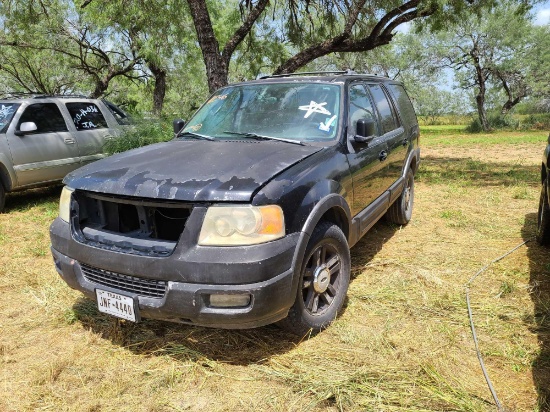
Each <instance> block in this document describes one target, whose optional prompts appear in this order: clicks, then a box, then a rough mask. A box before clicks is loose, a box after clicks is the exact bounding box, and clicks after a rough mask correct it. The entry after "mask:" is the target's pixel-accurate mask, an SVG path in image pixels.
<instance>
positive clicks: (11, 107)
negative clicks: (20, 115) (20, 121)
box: [0, 102, 19, 133]
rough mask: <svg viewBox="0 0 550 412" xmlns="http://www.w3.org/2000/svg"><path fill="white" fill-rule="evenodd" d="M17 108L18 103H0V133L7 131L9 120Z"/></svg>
mask: <svg viewBox="0 0 550 412" xmlns="http://www.w3.org/2000/svg"><path fill="white" fill-rule="evenodd" d="M18 107H19V103H2V102H0V133H5V132H6V130H8V126H9V125H10V122H11V119H13V115H14V114H15V112H16V111H17V108H18Z"/></svg>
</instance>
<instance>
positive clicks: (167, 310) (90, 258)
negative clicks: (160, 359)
mask: <svg viewBox="0 0 550 412" xmlns="http://www.w3.org/2000/svg"><path fill="white" fill-rule="evenodd" d="M50 237H51V241H52V248H51V250H52V254H53V258H54V261H55V266H56V269H57V271H58V273H59V274H60V275H61V277H62V278H63V279H64V280H65V282H66V283H67V284H68V285H69V286H70V287H72V288H74V289H77V290H79V291H81V292H82V293H84V295H86V296H87V297H89V298H90V299H93V300H95V299H96V295H95V289H96V288H99V289H103V290H107V291H111V292H115V293H122V294H124V295H126V296H131V297H134V298H136V299H137V301H138V307H139V313H140V316H141V317H144V318H151V319H161V320H169V321H175V322H180V323H186V324H194V325H201V326H211V327H221V328H228V329H229V328H251V327H257V326H262V325H266V324H269V323H273V322H275V321H277V320H280V319H282V318H284V317H285V316H286V315H287V313H288V309H289V308H290V306H292V304H293V303H294V299H295V296H296V286H297V281H298V276H297V274H298V272H299V271H295V268H296V267H301V259H298V257H299V256H300V255H301V254H303V249H304V248H305V244H306V243H307V239H305V237H307V236H306V235H305V234H302V233H296V234H291V235H288V236H285V237H284V238H282V239H279V240H277V241H274V242H269V243H265V244H261V245H254V246H246V247H225V248H221V247H216V248H214V247H210V248H204V247H198V246H194V247H192V248H185V247H182V248H181V249H180V248H179V245H178V247H177V248H176V250H175V251H174V253H173V254H172V255H171V256H168V257H149V256H136V255H130V254H124V253H117V252H112V251H106V250H102V249H97V248H94V247H91V246H87V245H84V244H81V243H79V242H76V241H75V240H74V239H73V238H72V236H71V232H70V228H69V225H68V224H67V223H66V222H64V221H62V220H61V219H59V218H58V219H56V220H55V221H54V223H52V226H51V227H50ZM304 240H305V241H304ZM301 245H304V246H303V247H302V246H301ZM82 264H84V265H87V266H93V267H95V268H99V269H103V270H107V271H110V272H115V273H119V274H121V275H128V276H134V277H139V278H143V279H153V280H162V281H166V292H165V294H164V295H163V297H161V298H154V297H148V296H142V295H139V294H135V293H131V292H125V291H121V290H118V289H117V288H115V287H110V286H105V285H99V284H97V283H95V282H92V281H89V280H88V279H87V278H86V277H85V276H84V273H83V270H82ZM201 274H204V276H200V275H201ZM247 280H248V281H247ZM217 293H224V294H233V293H243V294H249V295H250V297H251V299H250V303H249V304H248V305H247V306H246V307H238V308H219V307H212V305H210V298H209V297H210V295H211V294H217Z"/></svg>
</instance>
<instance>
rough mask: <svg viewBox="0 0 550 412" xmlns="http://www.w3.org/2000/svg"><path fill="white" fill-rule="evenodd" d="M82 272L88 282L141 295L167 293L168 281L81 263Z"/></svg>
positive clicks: (155, 295)
mask: <svg viewBox="0 0 550 412" xmlns="http://www.w3.org/2000/svg"><path fill="white" fill-rule="evenodd" d="M80 268H81V269H82V274H83V275H84V278H85V279H86V280H87V281H88V282H92V283H95V284H98V285H103V286H108V287H111V288H113V289H117V290H121V291H125V292H132V293H136V294H138V295H139V296H147V297H150V298H162V297H163V296H164V294H165V293H166V285H167V282H166V281H162V280H153V279H143V278H138V277H135V276H129V275H123V274H120V273H116V272H111V271H109V270H104V269H99V268H94V267H92V266H88V265H85V264H81V265H80Z"/></svg>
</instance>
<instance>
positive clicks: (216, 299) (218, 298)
mask: <svg viewBox="0 0 550 412" xmlns="http://www.w3.org/2000/svg"><path fill="white" fill-rule="evenodd" d="M250 300H251V296H250V295H249V294H246V295H244V294H230V295H229V294H215V295H210V306H211V307H213V308H237V307H245V306H248V305H249V304H250Z"/></svg>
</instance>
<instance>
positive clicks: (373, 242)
mask: <svg viewBox="0 0 550 412" xmlns="http://www.w3.org/2000/svg"><path fill="white" fill-rule="evenodd" d="M504 137H507V140H505V143H499V142H498V141H494V139H493V140H491V141H490V142H488V143H486V144H483V142H481V143H479V142H478V143H464V142H463V141H461V136H458V135H450V134H449V135H445V132H444V131H442V132H441V133H432V134H427V136H426V137H425V138H424V140H423V142H422V146H423V158H424V161H423V163H422V165H421V171H420V172H419V175H418V176H417V185H416V199H415V211H414V214H413V221H412V222H411V223H410V224H409V225H408V226H406V227H392V226H389V225H387V224H385V223H378V224H377V225H376V226H375V227H374V229H373V230H372V231H371V232H370V233H369V234H368V235H367V237H366V238H365V239H363V240H362V241H361V242H360V243H359V244H358V245H357V246H356V247H355V248H354V249H353V250H352V264H353V280H352V282H351V285H350V290H349V294H348V301H347V305H346V308H345V311H344V313H342V315H341V317H340V318H339V319H338V321H337V322H336V323H335V324H334V325H333V326H332V327H331V328H329V329H328V330H326V331H325V332H323V333H321V334H320V335H318V336H316V337H313V338H310V339H307V338H304V339H303V340H298V339H295V338H294V337H293V336H291V335H288V334H287V333H285V332H283V331H281V330H279V329H278V328H277V327H275V326H269V327H264V328H259V329H255V330H247V331H224V330H216V329H205V328H198V327H189V326H180V325H175V324H170V323H165V322H158V321H145V322H143V323H140V324H137V325H134V324H131V323H125V322H122V321H117V320H115V319H112V318H109V317H106V316H104V315H101V314H99V313H98V312H97V310H96V309H95V306H94V304H93V303H92V302H89V301H87V300H85V299H83V298H82V297H81V296H80V294H79V293H77V292H75V291H72V290H70V289H69V288H68V287H67V286H66V285H65V284H64V283H63V282H62V281H61V280H60V279H59V277H58V276H57V274H56V272H55V270H54V268H53V264H52V262H51V258H50V256H49V251H48V248H49V239H48V225H49V223H50V222H51V220H52V219H53V217H54V216H55V215H56V213H57V210H56V208H57V196H58V195H59V190H58V189H48V190H37V191H33V192H30V193H24V194H15V195H10V196H9V197H8V202H7V208H8V210H7V213H5V214H2V215H0V251H1V253H0V293H1V294H2V298H3V303H2V305H1V306H0V331H1V333H0V410H1V411H26V410H53V411H111V410H117V411H126V410H128V411H195V410H196V411H198V410H211V411H233V410H242V411H247V410H272V411H302V410H326V411H337V410H346V411H355V410H356V411H359V410H372V411H380V410H384V411H387V410H401V411H405V410H430V411H443V410H461V411H462V410H464V411H485V410H487V411H489V410H494V409H495V407H494V404H493V401H492V398H491V395H490V393H489V391H488V389H487V385H486V384H485V381H484V379H483V376H482V374H481V371H480V368H479V365H478V361H477V357H476V354H475V351H474V347H473V342H472V338H471V333H470V329H469V324H468V318H467V311H466V303H465V296H464V287H463V285H464V284H465V283H466V282H467V281H468V279H469V278H470V277H471V276H472V275H473V274H474V273H475V272H476V271H477V270H478V269H479V268H480V267H482V266H483V265H485V264H486V263H488V262H489V261H491V260H492V259H493V258H495V257H497V256H500V255H501V254H502V253H504V252H505V251H507V250H509V249H511V248H512V247H513V246H515V245H516V244H518V243H520V242H522V241H523V240H524V239H528V238H531V237H532V236H533V234H534V229H535V222H536V207H537V204H538V193H539V182H538V174H539V172H538V171H539V167H540V166H539V164H540V155H541V153H542V149H543V147H544V141H545V135H544V133H539V134H536V133H530V134H529V139H528V140H529V142H528V143H521V140H520V139H521V137H517V138H516V137H514V136H511V137H510V136H504ZM465 138H467V137H465ZM514 139H515V140H514ZM494 153H498V154H497V155H496V156H494V157H493V154H494ZM549 274H550V254H549V253H548V250H547V249H543V248H540V247H538V246H537V245H536V244H535V243H534V242H531V243H529V244H528V246H527V247H523V248H521V249H520V250H518V251H517V252H515V253H514V254H513V255H511V256H510V257H508V258H506V259H504V260H503V261H501V262H499V263H498V264H495V265H494V266H492V267H491V268H490V269H489V270H488V271H487V272H485V273H484V274H483V275H482V276H481V277H480V278H478V279H477V281H476V282H475V283H474V286H473V287H472V289H471V299H472V305H473V311H474V317H475V321H476V326H477V329H478V335H479V339H480V345H481V349H482V352H483V356H484V358H485V362H486V365H487V368H488V370H489V373H490V375H491V378H492V380H493V384H494V386H495V389H496V391H497V393H498V395H499V398H500V400H501V402H502V403H503V404H504V405H505V407H506V408H507V409H510V410H541V411H542V410H549V409H550V404H549V402H550V394H549V387H550V337H549V332H550V322H549V318H550V280H549V279H550V278H549Z"/></svg>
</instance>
